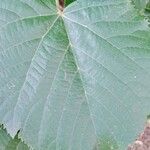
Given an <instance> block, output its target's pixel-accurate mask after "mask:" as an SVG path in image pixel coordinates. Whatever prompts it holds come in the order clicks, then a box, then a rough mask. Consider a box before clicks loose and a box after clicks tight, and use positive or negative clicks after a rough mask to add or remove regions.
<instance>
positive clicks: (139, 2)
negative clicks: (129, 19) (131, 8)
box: [132, 0, 149, 9]
mask: <svg viewBox="0 0 150 150" xmlns="http://www.w3.org/2000/svg"><path fill="white" fill-rule="evenodd" d="M132 1H133V3H134V5H135V7H136V8H138V9H145V7H146V4H147V2H148V1H149V0H132Z"/></svg>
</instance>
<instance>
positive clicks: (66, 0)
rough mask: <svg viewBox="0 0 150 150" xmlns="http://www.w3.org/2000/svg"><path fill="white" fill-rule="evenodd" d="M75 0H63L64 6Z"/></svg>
mask: <svg viewBox="0 0 150 150" xmlns="http://www.w3.org/2000/svg"><path fill="white" fill-rule="evenodd" d="M74 1H76V0H65V4H66V6H68V5H69V4H71V3H73V2H74Z"/></svg>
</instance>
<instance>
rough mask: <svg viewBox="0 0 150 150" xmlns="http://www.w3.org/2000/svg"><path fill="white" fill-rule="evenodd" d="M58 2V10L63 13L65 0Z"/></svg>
mask: <svg viewBox="0 0 150 150" xmlns="http://www.w3.org/2000/svg"><path fill="white" fill-rule="evenodd" d="M58 1H59V10H60V11H63V10H64V7H65V0H58Z"/></svg>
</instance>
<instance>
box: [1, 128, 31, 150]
mask: <svg viewBox="0 0 150 150" xmlns="http://www.w3.org/2000/svg"><path fill="white" fill-rule="evenodd" d="M0 149H1V150H29V148H28V147H27V145H25V144H24V143H23V142H22V141H21V140H20V139H18V137H17V136H15V138H14V139H12V138H11V137H10V135H8V134H7V132H6V130H4V129H3V127H0Z"/></svg>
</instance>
